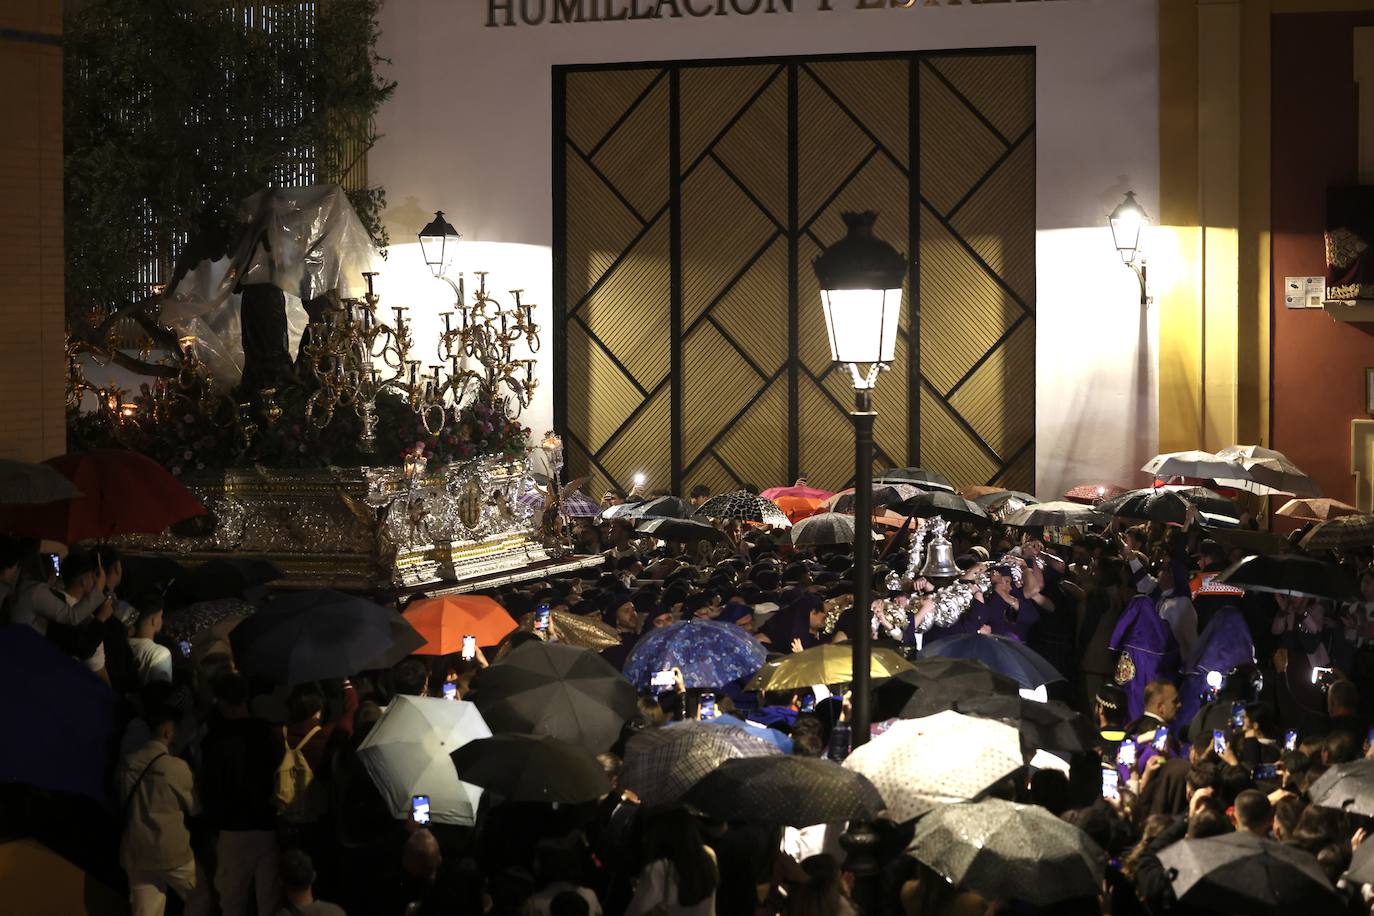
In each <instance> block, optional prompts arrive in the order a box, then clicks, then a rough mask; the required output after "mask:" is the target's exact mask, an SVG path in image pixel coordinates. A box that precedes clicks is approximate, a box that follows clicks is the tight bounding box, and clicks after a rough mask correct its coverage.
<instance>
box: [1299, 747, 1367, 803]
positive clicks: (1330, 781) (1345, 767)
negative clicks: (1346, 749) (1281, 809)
mask: <svg viewBox="0 0 1374 916" xmlns="http://www.w3.org/2000/svg"><path fill="white" fill-rule="evenodd" d="M1307 791H1308V796H1309V797H1310V798H1311V799H1312V804H1314V805H1320V806H1321V807H1323V808H1335V809H1337V810H1338V811H1349V812H1351V813H1352V814H1362V815H1364V816H1365V817H1374V760H1356V761H1353V762H1352V763H1342V764H1337V765H1336V766H1334V767H1332V768H1331V769H1329V770H1327V771H1326V772H1325V773H1323V774H1322V775H1321V776H1319V777H1318V778H1317V781H1316V782H1314V783H1312V786H1311V788H1310V789H1308V790H1307Z"/></svg>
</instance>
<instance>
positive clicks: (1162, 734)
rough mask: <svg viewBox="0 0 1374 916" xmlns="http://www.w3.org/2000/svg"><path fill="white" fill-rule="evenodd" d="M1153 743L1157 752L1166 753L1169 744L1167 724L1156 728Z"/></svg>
mask: <svg viewBox="0 0 1374 916" xmlns="http://www.w3.org/2000/svg"><path fill="white" fill-rule="evenodd" d="M1153 744H1154V749H1155V751H1156V753H1160V754H1162V753H1164V750H1165V748H1167V747H1168V746H1169V727H1168V726H1167V725H1161V726H1160V727H1159V728H1157V729H1155V740H1154V742H1153Z"/></svg>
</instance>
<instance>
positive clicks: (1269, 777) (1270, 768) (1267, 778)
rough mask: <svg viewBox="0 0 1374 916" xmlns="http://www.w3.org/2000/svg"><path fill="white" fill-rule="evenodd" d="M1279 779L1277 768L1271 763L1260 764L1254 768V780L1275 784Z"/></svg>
mask: <svg viewBox="0 0 1374 916" xmlns="http://www.w3.org/2000/svg"><path fill="white" fill-rule="evenodd" d="M1278 778H1279V773H1278V767H1277V766H1275V765H1274V764H1272V763H1261V764H1260V765H1259V766H1257V767H1255V779H1256V780H1263V781H1264V782H1277V781H1278Z"/></svg>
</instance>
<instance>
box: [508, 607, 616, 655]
mask: <svg viewBox="0 0 1374 916" xmlns="http://www.w3.org/2000/svg"><path fill="white" fill-rule="evenodd" d="M549 620H550V621H551V622H552V625H551V626H550V630H551V632H552V633H553V641H554V642H556V643H558V644H559V645H561V646H567V647H569V648H573V649H590V650H592V651H593V652H600V651H601V650H602V649H609V648H610V647H611V646H618V645H620V633H619V632H617V630H616V628H615V627H613V626H611V625H610V624H608V623H606V622H605V621H603V620H601V619H600V618H599V617H584V616H582V615H581V614H577V613H574V612H572V611H551V612H550V613H549ZM519 629H521V630H523V631H525V632H526V633H533V632H534V611H530V612H528V613H525V614H521V615H520V627H519Z"/></svg>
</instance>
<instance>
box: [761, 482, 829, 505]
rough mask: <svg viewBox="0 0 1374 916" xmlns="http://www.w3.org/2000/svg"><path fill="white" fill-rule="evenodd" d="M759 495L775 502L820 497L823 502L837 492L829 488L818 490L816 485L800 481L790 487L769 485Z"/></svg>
mask: <svg viewBox="0 0 1374 916" xmlns="http://www.w3.org/2000/svg"><path fill="white" fill-rule="evenodd" d="M759 495H760V496H762V497H763V498H764V499H771V500H773V501H774V502H777V501H778V500H779V499H783V498H795V499H819V500H820V501H821V502H825V501H826V500H827V499H829V498H830V497H832V496H834V495H835V494H834V493H831V492H830V491H829V490H818V489H816V488H815V487H808V486H806V485H805V484H800V483H799V484H794V485H792V486H790V487H769V488H768V489H766V490H764V491H763V492H762V493H760V494H759Z"/></svg>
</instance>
